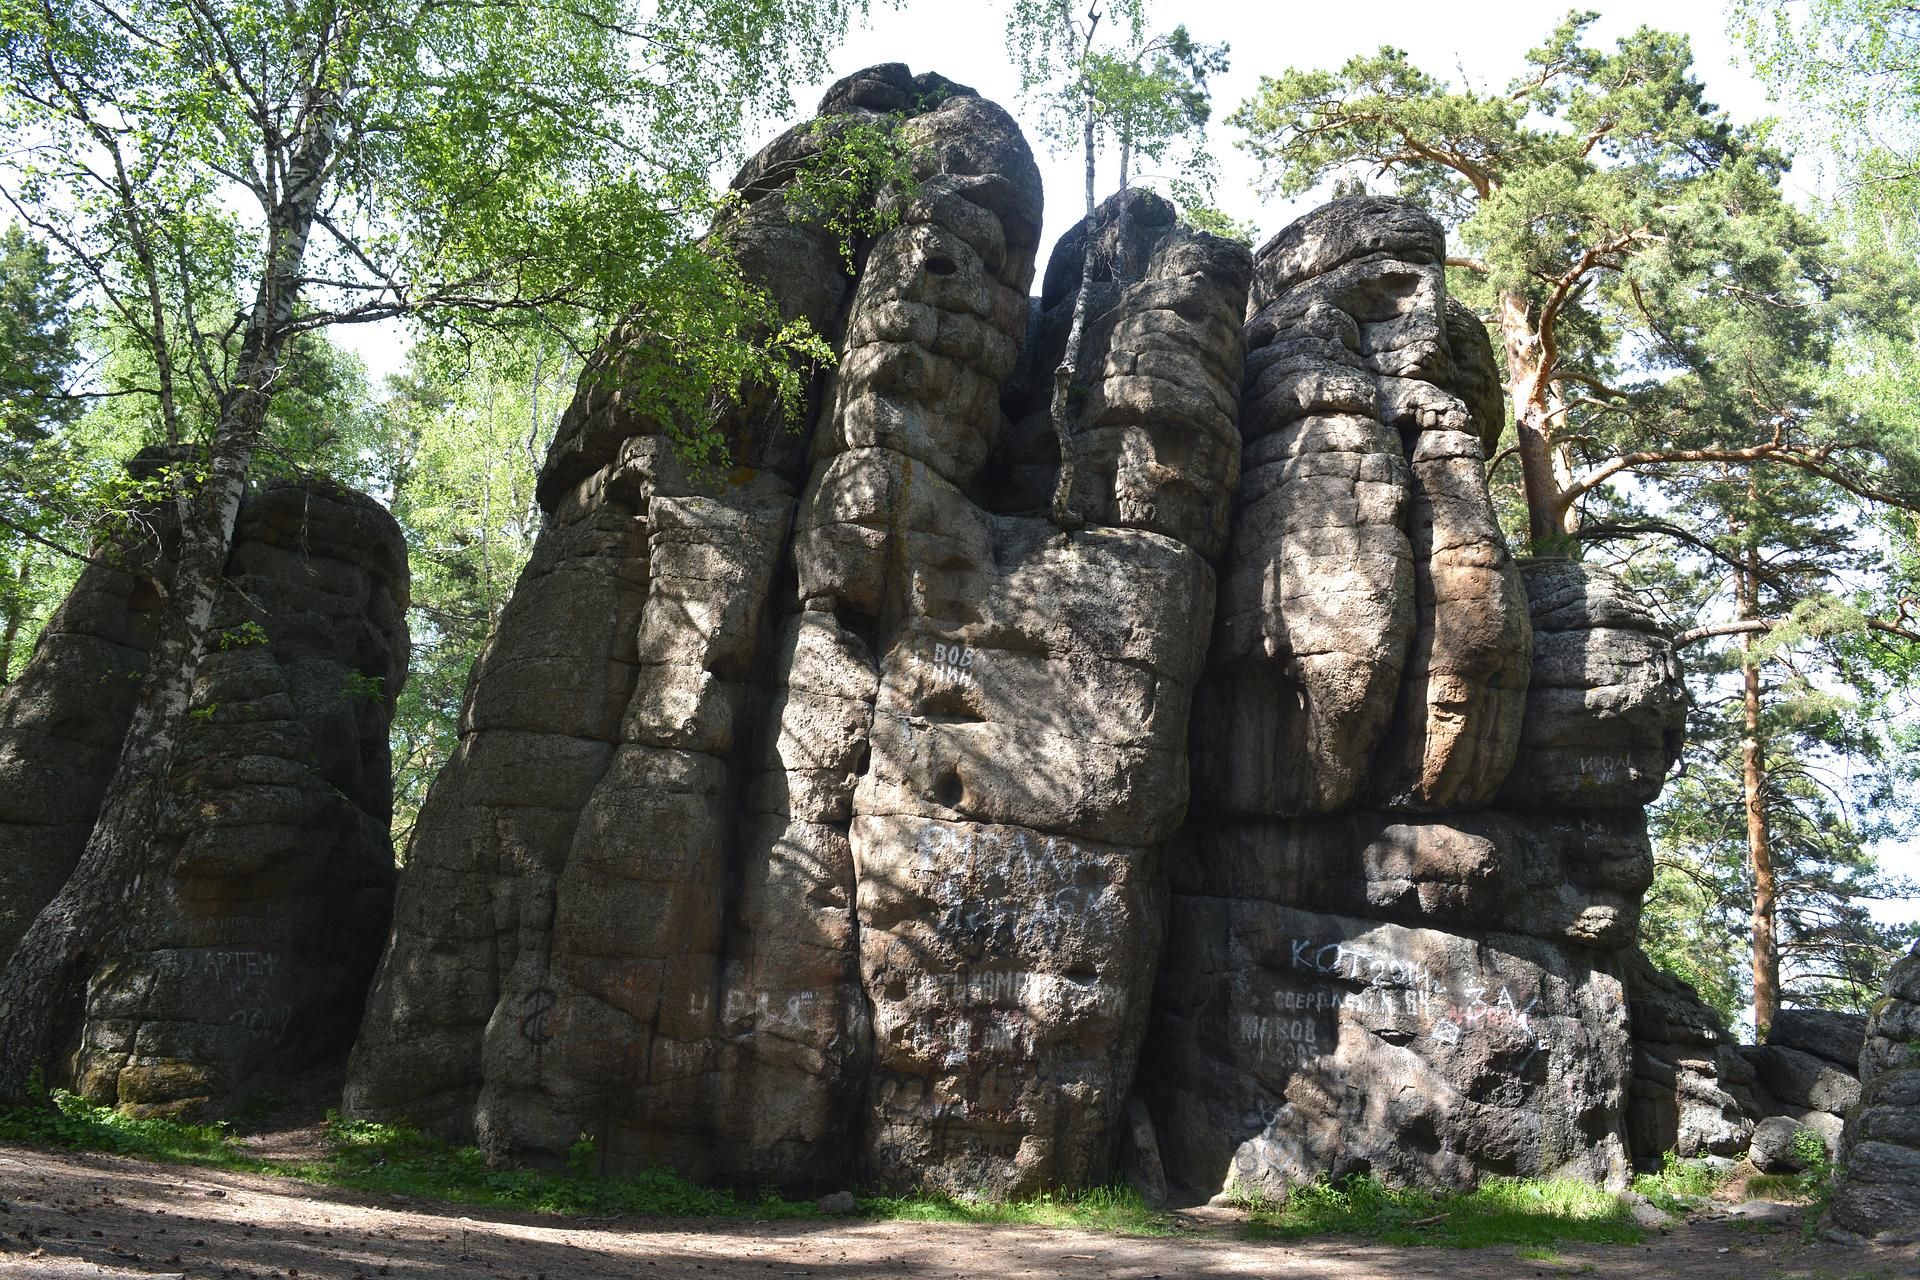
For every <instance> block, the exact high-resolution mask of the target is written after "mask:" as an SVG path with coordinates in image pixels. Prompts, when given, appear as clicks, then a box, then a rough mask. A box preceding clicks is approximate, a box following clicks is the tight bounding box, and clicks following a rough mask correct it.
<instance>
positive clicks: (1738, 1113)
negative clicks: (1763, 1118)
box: [1625, 948, 1754, 1165]
mask: <svg viewBox="0 0 1920 1280" xmlns="http://www.w3.org/2000/svg"><path fill="white" fill-rule="evenodd" d="M1625 962H1626V968H1625V978H1626V990H1627V1011H1628V1016H1629V1020H1630V1023H1631V1031H1632V1035H1633V1082H1632V1084H1631V1086H1630V1092H1631V1097H1630V1100H1629V1103H1628V1108H1627V1141H1628V1147H1629V1149H1630V1150H1631V1152H1632V1154H1633V1157H1634V1159H1635V1160H1636V1161H1642V1162H1645V1163H1648V1164H1650V1165H1652V1164H1657V1163H1658V1161H1659V1160H1660V1158H1661V1156H1662V1155H1664V1154H1665V1153H1666V1152H1668V1151H1672V1152H1674V1153H1676V1154H1677V1155H1679V1156H1681V1157H1682V1158H1687V1159H1691V1158H1694V1157H1697V1156H1705V1155H1716V1156H1737V1155H1739V1154H1740V1153H1741V1152H1743V1151H1745V1150H1746V1149H1747V1143H1748V1139H1749V1138H1750V1137H1751V1136H1752V1133H1753V1126H1754V1122H1753V1120H1752V1119H1751V1118H1750V1117H1749V1116H1748V1114H1747V1110H1746V1108H1744V1107H1742V1105H1741V1100H1740V1098H1739V1097H1737V1096H1736V1095H1735V1094H1734V1093H1733V1092H1732V1091H1731V1089H1732V1088H1737V1087H1739V1085H1740V1084H1741V1083H1750V1082H1751V1080H1752V1073H1751V1071H1750V1070H1749V1069H1748V1068H1747V1066H1746V1062H1745V1060H1744V1059H1743V1058H1742V1057H1741V1056H1740V1052H1739V1046H1738V1044H1737V1043H1736V1042H1735V1040H1734V1038H1733V1036H1732V1035H1731V1034H1730V1033H1729V1032H1728V1031H1727V1029H1726V1028H1725V1027H1724V1026H1722V1025H1721V1022H1720V1015H1719V1014H1718V1013H1716V1012H1715V1011H1714V1010H1713V1009H1712V1008H1711V1007H1710V1006H1708V1005H1707V1003H1706V1002H1705V1001H1703V1000H1701V999H1700V997H1699V996H1698V994H1696V993H1695V991H1694V989H1693V988H1692V987H1690V986H1688V985H1687V984H1686V983H1684V982H1682V981H1680V980H1679V979H1678V978H1675V977H1673V976H1671V975H1669V974H1667V973H1663V972H1662V971H1661V970H1659V969H1658V968H1656V967H1655V966H1654V964H1653V962H1652V961H1651V960H1648V959H1647V957H1646V956H1645V955H1644V954H1643V953H1641V952H1640V951H1639V950H1638V949H1637V948H1636V949H1635V950H1633V951H1630V952H1628V953H1627V955H1626V957H1625Z"/></svg>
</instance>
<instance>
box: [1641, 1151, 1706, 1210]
mask: <svg viewBox="0 0 1920 1280" xmlns="http://www.w3.org/2000/svg"><path fill="white" fill-rule="evenodd" d="M1726 1178H1727V1175H1726V1174H1723V1173H1716V1172H1715V1171H1714V1170H1713V1168H1712V1167H1711V1166H1709V1165H1708V1164H1707V1162H1706V1161H1704V1160H1682V1159H1680V1158H1679V1157H1678V1156H1676V1155H1675V1154H1674V1153H1673V1152H1671V1151H1669V1152H1667V1153H1666V1154H1665V1155H1664V1156H1662V1157H1661V1158H1660V1172H1658V1173H1643V1174H1640V1175H1638V1176H1637V1177H1635V1178H1634V1180H1633V1189H1634V1190H1635V1191H1638V1192H1639V1193H1640V1194H1641V1195H1643V1196H1645V1197H1646V1198H1647V1199H1648V1200H1651V1201H1652V1202H1653V1204H1654V1206H1655V1207H1656V1208H1658V1209H1660V1210H1661V1211H1662V1212H1665V1213H1672V1214H1684V1213H1691V1212H1693V1210H1695V1209H1697V1208H1699V1207H1700V1206H1701V1205H1702V1204H1704V1203H1705V1202H1706V1200H1707V1197H1709V1196H1711V1195H1712V1194H1713V1193H1714V1189H1715V1188H1717V1187H1718V1186H1719V1185H1720V1184H1721V1183H1722V1182H1725V1181H1726Z"/></svg>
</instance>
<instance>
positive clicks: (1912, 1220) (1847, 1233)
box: [1826, 943, 1920, 1244]
mask: <svg viewBox="0 0 1920 1280" xmlns="http://www.w3.org/2000/svg"><path fill="white" fill-rule="evenodd" d="M1860 1080H1861V1082H1862V1089H1861V1094H1860V1101H1859V1105H1858V1106H1857V1107H1855V1108H1854V1110H1853V1111H1851V1112H1850V1113H1849V1114H1848V1116H1847V1124H1846V1132H1845V1135H1844V1136H1843V1138H1842V1139H1841V1149H1840V1170H1841V1172H1840V1181H1839V1184H1838V1185H1837V1186H1836V1187H1835V1188H1834V1191H1833V1199H1832V1200H1831V1201H1830V1202H1829V1204H1828V1210H1827V1219H1826V1225H1827V1227H1828V1230H1829V1231H1830V1232H1831V1233H1833V1234H1835V1235H1837V1236H1840V1237H1841V1238H1843V1239H1850V1240H1859V1241H1877V1242H1881V1243H1888V1244H1891V1243H1896V1242H1911V1241H1914V1240H1920V943H1915V944H1914V946H1913V947H1912V948H1911V949H1910V950H1909V951H1908V952H1907V954H1906V956H1905V958H1903V959H1902V960H1900V961H1899V963H1897V964H1895V965H1894V966H1893V968H1892V969H1891V970H1890V971H1889V972H1888V974H1887V984H1886V987H1885V988H1884V989H1883V990H1882V992H1881V994H1880V999H1879V1000H1878V1001H1877V1002H1876V1003H1875V1004H1874V1007H1873V1013H1872V1014H1871V1015H1870V1016H1869V1017H1868V1019H1867V1025H1866V1028H1865V1035H1864V1039H1863V1043H1862V1045H1861V1049H1860Z"/></svg>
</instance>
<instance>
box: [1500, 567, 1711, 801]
mask: <svg viewBox="0 0 1920 1280" xmlns="http://www.w3.org/2000/svg"><path fill="white" fill-rule="evenodd" d="M1521 572H1522V575H1523V577H1524V580H1525V582H1526V589H1527V601H1528V605H1529V608H1530V609H1531V611H1532V617H1533V663H1532V667H1533V683H1532V685H1531V686H1530V687H1529V688H1528V690H1527V708H1526V714H1525V715H1524V717H1523V718H1522V720H1521V723H1520V752H1519V755H1518V758H1517V759H1516V760H1515V762H1514V767H1513V771H1512V772H1511V773H1509V774H1508V775H1507V780H1506V784H1505V785H1504V786H1503V787H1501V789H1500V800H1499V802H1500V803H1501V804H1503V805H1513V806H1516V807H1540V808H1555V807H1558V806H1568V807H1572V808H1578V809H1593V808H1604V807H1614V806H1618V807H1623V808H1624V807H1635V808H1637V807H1638V806H1640V805H1644V804H1647V803H1649V802H1650V801H1652V800H1653V799H1654V797H1656V796H1657V795H1659V794H1660V787H1661V784H1662V783H1663V782H1664V781H1665V779H1666V776H1667V771H1668V770H1669V769H1671V768H1672V767H1673V762H1674V760H1676V759H1677V758H1678V757H1679V755H1680V746H1681V741H1682V737H1683V735H1684V733H1685V728H1686V711H1687V693H1686V686H1685V684H1684V683H1683V682H1682V681H1681V678H1680V664H1679V660H1678V658H1677V657H1676V656H1675V654H1674V650H1673V645H1672V643H1671V642H1670V641H1669V639H1668V637H1667V635H1666V633H1665V632H1664V631H1663V630H1662V629H1661V627H1660V624H1659V622H1658V621H1657V620H1656V619H1655V618H1654V617H1653V616H1652V614H1650V613H1649V612H1648V611H1647V608H1646V606H1645V605H1643V604H1642V603H1641V602H1640V601H1639V600H1638V599H1636V598H1635V597H1633V596H1631V595H1629V594H1627V592H1625V591H1624V590H1622V589H1621V587H1620V586H1619V584H1618V583H1616V582H1614V581H1613V580H1612V579H1610V578H1608V577H1607V576H1606V575H1605V574H1602V573H1598V572H1596V571H1594V570H1592V569H1590V568H1588V567H1587V566H1585V565H1581V564H1579V563H1577V562H1574V561H1569V560H1551V559H1549V560H1538V561H1534V562H1531V563H1529V564H1527V565H1525V566H1523V567H1522V570H1521Z"/></svg>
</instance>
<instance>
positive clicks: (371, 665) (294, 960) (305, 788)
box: [0, 480, 407, 1109]
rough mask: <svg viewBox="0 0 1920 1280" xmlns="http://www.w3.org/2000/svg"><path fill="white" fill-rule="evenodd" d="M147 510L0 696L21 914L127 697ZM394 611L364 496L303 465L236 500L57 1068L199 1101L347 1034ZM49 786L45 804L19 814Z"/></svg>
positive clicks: (361, 953) (384, 839) (398, 662)
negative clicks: (124, 868)
mask: <svg viewBox="0 0 1920 1280" xmlns="http://www.w3.org/2000/svg"><path fill="white" fill-rule="evenodd" d="M156 524H157V526H158V527H157V528H156V529H155V532H154V536H153V537H152V538H151V539H149V540H148V541H147V542H146V543H144V544H142V545H140V546H138V547H135V548H133V549H132V551H131V553H130V554H129V556H128V557H127V560H126V563H127V564H128V565H129V566H131V567H138V569H139V572H133V571H131V567H130V568H129V569H113V568H107V567H105V566H99V565H97V566H93V567H90V568H89V569H87V570H86V572H85V573H84V574H83V575H82V577H81V580H80V582H79V583H78V585H77V586H76V588H75V590H74V592H73V593H72V595H71V597H70V598H69V599H68V601H67V603H66V604H65V605H64V606H63V608H62V609H61V611H60V613H59V614H58V615H57V616H56V618H55V620H54V622H53V624H52V625H50V627H49V631H48V636H47V639H46V641H45V642H44V643H43V645H42V647H41V649H40V650H39V651H38V652H37V653H36V655H35V657H34V660H33V662H31V663H30V664H29V665H28V668H27V670H26V671H25V672H24V673H23V677H22V679H21V680H20V681H19V682H17V683H16V684H15V685H14V686H12V687H10V688H9V689H8V691H7V693H6V695H5V698H4V701H0V725H4V729H0V735H3V737H0V741H4V746H0V760H5V761H6V762H7V767H5V768H0V814H4V818H5V820H6V822H7V825H8V828H9V829H8V839H9V842H10V844H11V845H12V847H11V848H10V850H9V852H10V853H11V852H14V851H16V850H17V851H18V852H19V854H20V855H21V856H18V857H16V858H14V859H12V860H11V862H12V869H13V870H14V871H15V873H16V874H20V873H22V872H24V873H25V874H24V875H22V876H21V879H20V880H18V881H15V882H14V883H12V884H9V885H8V886H7V889H8V892H7V895H6V899H5V901H6V902H7V903H8V905H9V907H10V908H11V909H12V912H13V914H14V918H15V920H16V921H18V922H19V925H20V927H21V928H24V926H25V922H26V921H29V920H30V919H31V913H32V912H33V911H37V910H38V907H39V906H40V905H41V904H43V903H44V902H45V901H46V900H47V898H49V897H51V895H52V894H53V893H54V892H55V891H57V889H58V886H59V884H60V883H61V882H62V881H63V880H64V878H65V876H66V874H67V872H68V871H70V870H71V868H72V866H73V865H74V863H75V862H76V861H77V859H78V857H79V855H80V852H81V849H82V847H83V846H84V844H85V841H86V837H87V833H88V830H89V829H90V827H91V824H92V820H93V818H94V816H95V815H96V814H97V812H98V808H99V804H100V800H101V796H102V794H103V793H104V790H105V787H106V783H107V779H108V777H109V776H110V774H111V770H112V766H113V762H114V757H115V755H116V754H117V748H118V746H119V739H120V737H122V736H124V734H125V731H126V725H127V722H128V719H129V718H130V716H131V714H132V696H131V692H130V691H131V689H132V688H134V687H136V686H137V680H138V676H139V674H140V673H141V672H143V671H144V670H145V666H146V653H147V650H148V648H149V647H150V646H151V644H152V640H153V609H154V608H155V607H156V605H157V599H156V597H155V595H154V594H153V592H152V588H151V586H150V584H149V583H148V582H146V581H145V580H144V579H143V577H142V575H143V574H147V573H158V574H160V575H164V574H165V573H166V572H167V571H168V568H169V565H168V563H167V557H168V556H170V555H171V553H172V545H171V543H172V537H171V533H170V531H169V529H168V528H167V521H166V520H165V519H164V518H162V517H158V516H156ZM156 548H158V549H159V550H158V556H159V559H158V561H157V562H156V561H155V559H154V557H155V555H156ZM406 606H407V567H406V552H405V548H404V545H403V543H402V541H401V537H400V531H399V528H398V527H397V526H396V525H395V524H394V522H393V519H392V517H390V516H389V515H388V514H387V513H386V511H385V510H384V509H382V508H381V507H380V506H379V504H377V503H375V502H374V501H373V500H372V499H370V498H367V497H365V496H364V495H361V494H358V493H354V492H352V491H351V490H347V489H343V488H340V487H338V486H335V485H331V484H329V483H327V482H325V481H320V480H309V481H303V482H299V483H290V482H281V483H274V484H270V485H268V486H266V487H265V488H263V489H262V490H260V491H259V492H257V493H255V494H252V495H250V496H249V498H248V499H247V501H246V502H245V503H244V504H243V506H242V508H241V511H240V515H239V518H238V521H237V524H236V527H235V533H234V541H233V549H232V552H231V554H230V557H229V559H228V562H227V573H226V587H225V589H224V590H223V591H222V593H221V595H220V596H219V598H218V600H217V601H216V603H215V609H214V616H213V622H212V625H213V635H214V637H215V639H214V641H213V643H212V646H211V648H210V651H209V652H208V653H207V654H206V655H205V656H204V657H203V658H202V660H201V663H200V666H199V669H198V671H197V673H196V676H195V681H194V686H193V693H192V697H193V704H194V712H193V714H192V715H191V717H190V720H189V725H188V728H187V730H186V732H185V733H184V735H183V737H182V740H181V745H180V748H179V753H178V755H177V757H176V761H175V765H174V773H173V777H172V788H173V793H174V798H173V802H172V805H171V807H170V809H169V811H168V815H167V818H166V820H165V822H164V824H163V826H162V829H161V830H159V831H158V832H156V833H155V834H154V836H153V842H154V848H153V851H152V854H151V856H150V866H152V867H153V868H155V869H156V870H155V871H154V872H153V873H150V875H149V878H148V880H147V883H146V885H145V888H144V891H143V892H142V893H141V895H140V896H139V897H138V898H137V899H136V900H135V902H134V904H133V906H132V908H131V909H130V911H129V912H128V914H127V915H126V917H125V918H124V919H123V920H121V921H119V922H118V923H117V927H116V929H115V931H114V934H113V937H112V940H111V942H110V944H109V947H108V949H107V952H106V954H105V955H104V956H103V958H102V959H101V960H100V962H99V963H98V966H97V968H96V970H95V971H94V973H93V975H92V979H91V982H90V984H89V986H88V990H87V997H86V1002H85V1009H84V1011H83V1012H81V1013H80V1014H79V1018H80V1023H79V1026H78V1028H77V1032H76V1035H77V1048H76V1049H75V1051H74V1054H73V1057H72V1059H71V1062H70V1063H63V1064H62V1067H63V1071H62V1074H63V1075H69V1076H70V1082H71V1083H72V1085H73V1086H74V1087H75V1088H76V1089H77V1090H78V1091H79V1092H82V1093H84V1094H86V1095H87V1096H89V1097H92V1098H96V1099H102V1100H106V1101H111V1102H118V1103H125V1104H132V1105H135V1106H140V1107H152V1108H165V1109H180V1108H185V1107H193V1106H198V1105H203V1104H204V1105H209V1106H211V1107H213V1108H216V1109H217V1108H218V1107H219V1106H222V1105H227V1106H230V1105H232V1104H234V1103H235V1102H236V1101H237V1100H239V1099H241V1098H242V1097H243V1096H244V1094H245V1092H246V1091H247V1090H248V1089H250V1088H252V1087H254V1086H255V1085H256V1084H257V1083H258V1082H259V1081H260V1080H262V1079H265V1078H270V1077H272V1076H274V1075H276V1074H279V1073H283V1072H291V1071H297V1070H300V1069H303V1068H305V1067H307V1066H308V1065H310V1064H311V1063H312V1062H314V1061H315V1060H317V1059H322V1058H325V1057H328V1056H330V1055H333V1054H337V1053H339V1052H341V1051H342V1050H344V1049H345V1048H346V1047H347V1045H348V1044H349V1043H351V1040H352V1037H353V1034H354V1031H355V1030H356V1028H357V1026H358V1023H359V1019H360V1013H361V1008H362V1003H363V1000H364V997H365V992H366V989H367V985H368V983H369V981H370V979H371V977H372V972H373V967H374V964H375V962H376V960H377V958H378V956H379V951H380V945H381V942H382V940H383V938H384V936H385V933H386V929H387V923H388V917H389V912H390V909H391V905H392V895H393V852H392V848H391V846H390V844H389V842H388V823H389V820H390V818H391V809H392V791H391V769H390V765H389V757H388V746H387V725H388V721H389V719H390V718H391V715H392V711H393V700H394V697H395V696H396V695H397V693H398V691H399V688H400V686H401V684H402V682H403V681H404V680H405V678H406V664H407V632H406V622H405V611H406ZM49 738H54V739H58V740H60V745H59V747H58V749H57V750H52V749H50V748H49V744H48V742H47V739H49ZM52 759H57V760H59V761H60V762H62V763H63V764H64V763H65V762H67V761H74V762H76V764H77V767H75V768H73V769H72V770H71V772H70V773H69V774H68V775H67V781H66V782H65V783H63V785H61V786H59V787H54V788H47V787H45V786H44V784H43V785H41V786H39V787H33V786H26V785H23V782H30V781H31V775H30V774H27V773H25V772H24V771H23V770H22V769H21V765H23V764H27V765H33V764H39V765H41V766H43V767H44V764H45V762H46V761H48V760H52ZM36 791H37V792H38V793H39V794H40V796H41V800H40V801H39V803H40V804H41V805H42V807H41V808H39V809H34V808H33V807H32V805H33V803H34V794H35V792H36ZM49 799H52V800H55V801H56V802H57V803H58V804H59V805H60V806H62V808H61V811H60V813H59V815H58V817H59V820H58V821H57V822H49V823H44V824H42V823H35V822H32V821H31V819H32V818H35V817H43V816H46V810H45V807H44V806H45V803H46V801H47V800H49ZM16 836H19V837H22V838H21V839H20V842H19V843H17V844H16V843H13V841H14V840H15V838H16ZM29 886H30V887H31V888H30V890H29ZM13 940H14V939H13V937H12V936H9V937H8V938H7V939H6V942H7V943H8V945H11V942H12V941H13ZM69 1067H70V1071H68V1070H66V1068H69Z"/></svg>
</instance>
